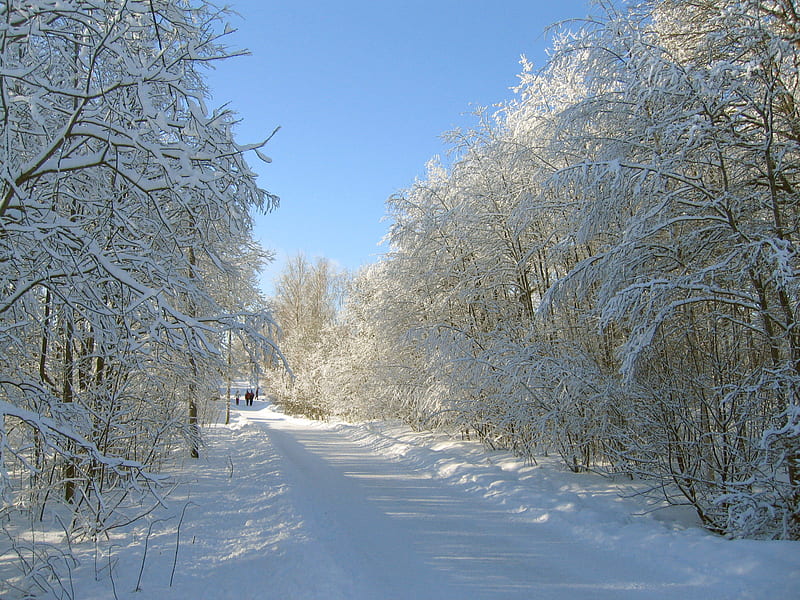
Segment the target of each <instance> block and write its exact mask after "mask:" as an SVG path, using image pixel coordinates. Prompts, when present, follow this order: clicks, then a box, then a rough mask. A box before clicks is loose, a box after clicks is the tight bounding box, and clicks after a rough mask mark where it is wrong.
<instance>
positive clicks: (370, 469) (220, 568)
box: [0, 403, 800, 600]
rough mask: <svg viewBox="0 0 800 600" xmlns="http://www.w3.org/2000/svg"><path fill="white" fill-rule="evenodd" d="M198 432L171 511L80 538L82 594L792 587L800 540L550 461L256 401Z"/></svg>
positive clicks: (558, 594)
mask: <svg viewBox="0 0 800 600" xmlns="http://www.w3.org/2000/svg"><path fill="white" fill-rule="evenodd" d="M206 434H207V439H208V447H207V449H206V452H205V454H204V458H202V459H201V460H200V461H199V462H190V461H188V460H187V461H186V462H185V463H184V465H183V468H182V470H181V472H180V474H179V475H180V479H181V480H182V483H180V485H179V486H178V487H177V488H176V489H175V490H174V491H173V492H172V493H171V495H170V509H169V511H168V512H167V513H165V512H163V511H162V513H160V514H155V513H154V514H152V515H151V516H150V517H149V521H147V522H146V521H142V522H139V523H137V524H136V526H135V527H136V530H135V535H134V537H133V538H124V537H122V536H120V537H118V538H112V539H110V540H102V541H100V542H98V544H97V545H96V546H95V545H94V544H89V545H85V546H80V547H75V548H73V551H74V554H75V555H76V557H77V558H78V559H79V561H80V564H79V566H77V567H75V568H73V569H72V570H71V572H70V573H69V574H67V575H65V576H64V578H63V581H66V582H67V585H66V586H65V587H66V588H67V589H68V590H72V597H73V598H75V599H76V600H77V599H81V600H101V599H102V600H107V599H109V598H117V599H123V598H125V599H132V598H137V599H142V598H148V599H149V598H159V599H166V600H169V599H187V600H188V599H191V600H200V599H209V600H212V599H213V600H217V599H220V600H222V599H235V600H248V599H259V600H272V599H275V600H278V599H280V600H289V599H298V600H301V599H302V600H305V599H319V600H336V599H342V600H344V599H347V600H367V599H369V600H379V599H392V600H400V599H406V598H408V599H414V600H423V599H430V600H434V599H436V600H448V599H451V598H452V599H455V598H458V599H459V600H462V599H465V598H466V599H469V600H474V599H477V598H487V599H488V598H520V599H522V598H535V599H537V600H543V599H555V600H566V599H570V600H575V599H578V600H580V599H608V600H617V599H625V598H640V599H647V600H652V599H657V598H663V599H681V600H686V599H698V600H699V599H702V600H712V599H724V600H731V599H772V598H775V599H782V600H783V599H793V598H800V544H798V543H795V542H775V541H752V540H738V541H727V540H723V539H720V538H717V537H715V536H713V535H711V534H709V533H707V532H705V531H703V530H702V529H700V528H698V527H697V526H696V524H695V523H694V522H693V519H692V517H691V515H690V514H689V513H688V512H685V511H684V512H681V511H676V510H675V509H670V510H667V511H655V512H654V511H653V510H652V507H648V506H647V505H646V504H645V503H644V501H643V500H642V499H641V497H638V496H635V495H632V494H635V493H636V491H637V490H636V487H635V486H633V485H632V484H631V483H630V482H612V481H609V480H608V479H604V478H601V477H598V476H594V475H576V474H573V473H569V472H567V471H565V470H564V469H562V468H561V466H560V465H559V464H558V462H557V461H555V460H552V461H551V460H543V461H540V462H539V463H538V464H537V465H526V464H525V463H523V462H521V461H519V460H518V459H516V458H514V457H513V456H511V455H509V454H507V453H504V452H487V451H485V450H484V449H483V448H482V447H481V446H480V445H479V444H477V443H475V442H467V441H460V440H452V439H449V438H447V437H446V436H442V435H434V434H427V433H415V432H412V431H410V430H408V428H406V427H404V426H401V425H395V424H368V425H346V424H326V423H318V422H311V421H307V420H303V419H295V418H291V417H287V416H285V415H282V414H280V413H277V412H274V411H273V410H272V408H271V407H270V406H269V405H266V404H264V403H256V405H255V406H254V407H239V411H238V412H237V413H235V420H234V423H233V424H232V425H231V426H227V427H223V426H219V427H215V428H212V429H209V430H207V431H206ZM184 513H185V514H184ZM182 514H184V516H183V519H181V515H182ZM148 530H149V534H148ZM176 550H177V555H176ZM109 566H110V567H111V568H110V569H109ZM0 567H2V565H0ZM109 574H110V575H111V576H109ZM137 588H138V589H139V591H138V592H137V591H135V590H136V589H137ZM1 589H2V588H0V590H1ZM0 597H3V598H5V596H3V594H0ZM9 597H13V596H9ZM64 597H67V596H64Z"/></svg>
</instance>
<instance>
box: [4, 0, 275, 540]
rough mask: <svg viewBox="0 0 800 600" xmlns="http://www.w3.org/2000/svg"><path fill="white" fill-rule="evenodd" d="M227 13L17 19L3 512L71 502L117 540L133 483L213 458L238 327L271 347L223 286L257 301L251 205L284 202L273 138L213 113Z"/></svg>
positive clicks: (7, 173)
mask: <svg viewBox="0 0 800 600" xmlns="http://www.w3.org/2000/svg"><path fill="white" fill-rule="evenodd" d="M224 14H225V13H224V11H220V10H219V9H218V8H216V7H215V6H213V5H212V4H210V3H207V2H204V1H197V2H195V1H184V0H181V1H165V0H153V1H151V2H146V3H145V2H122V1H112V2H102V3H97V2H89V1H85V0H68V1H66V2H58V3H53V2H38V1H30V2H13V3H11V2H7V3H4V4H3V5H2V6H0V17H1V18H2V19H1V20H2V22H3V23H4V25H3V27H2V28H0V61H2V65H3V68H2V72H0V108H1V109H2V110H0V123H1V126H0V156H2V160H0V169H1V172H0V373H2V376H1V377H0V413H2V414H3V417H4V420H3V423H4V425H3V427H2V429H0V461H1V462H2V464H0V467H2V480H0V491H1V492H2V498H3V509H2V512H3V513H6V512H8V511H10V510H12V509H14V508H15V507H22V506H26V507H31V508H32V509H33V510H35V511H39V512H40V514H41V511H42V510H44V507H45V505H46V504H47V503H49V502H54V501H56V499H57V497H58V496H59V495H61V496H62V497H63V498H64V499H65V500H66V501H67V502H68V503H70V505H71V507H72V509H73V512H74V518H73V528H74V530H75V531H83V532H86V533H90V534H94V533H96V532H97V531H100V530H102V529H104V528H106V527H108V526H110V525H111V524H112V523H113V521H114V519H115V515H116V511H117V509H118V508H119V507H120V506H122V505H123V504H124V500H125V498H126V497H127V496H129V495H130V494H131V493H132V491H133V490H135V489H147V485H145V486H130V485H127V483H126V482H131V481H132V480H134V479H139V480H141V482H143V483H145V484H147V483H148V482H152V481H154V478H153V477H152V476H150V475H148V474H147V471H148V470H150V471H152V470H155V469H158V467H159V465H160V464H161V463H162V462H163V461H164V460H165V459H166V457H167V456H168V454H169V452H170V451H171V450H172V449H173V448H174V447H175V444H176V443H178V442H181V440H183V442H186V443H188V444H189V448H190V454H191V455H193V456H196V455H197V454H198V451H199V446H200V437H199V428H198V427H199V419H200V418H201V415H202V409H201V407H202V405H203V404H204V403H206V402H207V401H208V399H209V398H210V397H211V396H212V395H213V396H215V397H216V396H217V395H218V393H219V392H218V389H219V388H218V385H219V381H218V378H219V374H220V373H221V372H222V370H223V368H224V367H223V365H224V362H223V360H222V357H221V354H220V352H219V345H218V344H219V342H220V339H222V338H223V337H224V336H223V334H224V332H226V331H228V330H233V331H236V332H239V333H241V334H242V335H246V336H248V338H249V339H250V341H251V346H253V347H263V348H264V349H265V351H269V350H270V349H272V342H271V341H270V340H269V339H268V338H267V337H266V336H264V335H263V333H262V332H263V331H264V327H263V326H262V325H263V323H264V322H266V321H268V315H266V314H264V313H263V312H262V311H259V310H256V309H255V307H254V306H250V307H248V308H247V309H245V307H241V306H234V305H233V304H232V303H230V302H229V301H228V298H227V296H228V295H229V294H230V291H229V290H228V289H224V288H222V287H220V286H219V281H220V280H221V278H222V277H223V275H222V274H223V273H225V274H227V276H233V277H235V278H236V283H237V285H240V286H242V288H243V289H247V288H248V287H250V286H252V282H251V281H250V280H249V279H248V278H247V276H242V277H239V276H238V275H237V273H241V271H238V272H237V271H236V267H237V261H238V260H239V259H240V258H241V257H243V256H244V252H243V251H244V247H245V246H246V245H247V243H248V242H247V240H248V239H249V236H250V232H251V228H252V222H251V216H250V210H251V209H261V210H268V209H270V208H272V207H273V206H274V205H275V203H276V202H277V199H276V198H275V197H274V196H272V195H270V194H269V193H267V192H266V191H264V190H262V189H260V188H259V187H258V186H257V184H256V181H255V174H254V173H253V171H252V170H251V169H250V168H249V166H248V164H247V162H246V158H245V155H246V153H248V152H249V151H251V150H252V151H254V153H258V148H260V146H261V145H262V143H258V144H254V145H250V146H243V145H240V144H238V143H236V141H235V140H234V137H233V127H234V125H235V120H234V117H233V115H232V114H231V113H230V112H229V111H227V110H214V111H211V110H209V108H208V107H207V106H206V102H205V98H206V89H205V84H204V79H203V71H202V69H203V68H204V65H206V64H207V63H208V62H209V61H213V60H218V59H222V58H226V57H227V56H230V55H231V53H230V52H229V51H227V50H226V48H225V47H224V45H223V44H222V41H221V37H222V36H223V35H224V33H225V29H224V27H225V25H224V22H223V21H222V18H223V17H224ZM259 155H260V153H259ZM260 157H261V158H265V159H266V157H263V155H260ZM187 413H188V419H187ZM58 488H61V492H60V493H57V492H55V490H57V489H58ZM112 496H113V498H112Z"/></svg>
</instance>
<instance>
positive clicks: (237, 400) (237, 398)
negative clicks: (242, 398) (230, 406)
mask: <svg viewBox="0 0 800 600" xmlns="http://www.w3.org/2000/svg"><path fill="white" fill-rule="evenodd" d="M236 406H239V392H236Z"/></svg>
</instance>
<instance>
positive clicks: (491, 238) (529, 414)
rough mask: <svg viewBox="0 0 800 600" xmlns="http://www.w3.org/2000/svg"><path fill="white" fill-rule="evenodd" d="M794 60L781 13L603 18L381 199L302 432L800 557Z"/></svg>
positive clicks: (618, 13) (798, 119) (792, 31)
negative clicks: (437, 433) (536, 478)
mask: <svg viewBox="0 0 800 600" xmlns="http://www.w3.org/2000/svg"><path fill="white" fill-rule="evenodd" d="M601 4H602V3H601ZM799 39H800V15H798V13H797V12H796V8H795V5H794V3H793V2H791V0H762V1H757V0H742V1H726V2H717V1H715V2H706V1H704V0H696V1H656V0H653V1H650V2H643V3H640V4H637V5H636V6H631V7H629V8H627V9H625V10H624V11H623V10H622V9H620V8H619V7H617V8H614V7H613V6H612V5H611V4H610V3H609V4H608V5H606V6H605V14H604V16H603V17H602V18H598V19H596V20H592V21H587V22H585V23H584V24H583V26H582V28H580V29H578V30H575V31H572V32H566V33H563V34H562V35H560V36H559V37H558V38H557V40H556V42H555V44H554V48H553V53H552V55H551V58H550V59H549V61H548V63H547V64H546V65H545V67H544V68H543V69H541V70H538V71H537V70H534V68H533V67H532V66H530V65H527V64H526V65H525V68H524V70H523V72H522V74H521V75H520V84H519V87H518V89H517V90H516V95H515V97H514V98H513V100H512V101H510V102H508V103H506V104H505V105H504V106H503V107H502V108H500V109H499V110H498V111H497V112H495V113H493V114H489V113H485V114H483V115H482V116H481V119H480V125H479V126H478V127H476V128H475V129H474V130H472V131H465V132H456V133H453V134H452V135H451V137H450V140H451V143H452V147H453V151H454V154H455V158H454V159H453V161H452V164H450V165H449V166H447V167H445V166H442V165H441V164H439V163H438V162H437V161H435V160H434V161H432V162H431V163H430V165H429V167H428V175H427V177H426V178H424V179H423V180H419V181H417V182H415V183H414V185H413V186H412V187H410V188H409V189H407V190H406V191H405V192H404V193H402V194H398V195H397V196H395V197H393V198H391V199H390V201H389V203H388V210H389V216H390V218H391V221H392V225H391V229H390V233H389V240H390V243H391V249H390V251H389V253H388V255H387V256H386V257H385V258H384V259H383V260H382V261H380V262H379V263H378V264H376V265H373V266H371V267H369V268H366V269H365V270H363V271H362V272H361V273H359V275H358V276H357V277H356V278H355V280H354V281H353V282H352V285H351V288H350V290H349V294H348V298H347V302H346V306H345V310H344V311H343V312H342V313H341V315H340V316H339V317H338V320H337V321H335V322H334V323H333V324H331V326H330V327H329V328H328V329H327V331H328V332H329V333H330V335H327V334H326V336H325V338H324V340H322V341H320V342H319V345H318V350H317V352H318V356H320V357H321V358H324V362H320V363H319V365H324V367H323V366H317V367H316V370H315V371H314V374H313V377H312V378H311V379H310V380H313V382H314V385H315V386H316V392H315V395H312V396H313V398H314V402H315V403H316V404H315V406H316V408H315V410H316V411H317V412H327V413H335V414H344V415H347V416H350V417H353V418H370V417H374V416H385V415H396V416H400V417H402V418H403V419H405V420H406V421H408V422H409V423H411V424H412V425H414V426H416V427H436V426H446V427H450V428H452V429H455V430H462V431H465V432H469V433H470V434H471V435H476V436H478V437H479V438H480V439H481V440H483V441H484V442H485V443H486V444H488V445H490V446H492V447H503V448H511V449H513V450H515V451H516V452H519V453H520V454H521V455H523V456H530V457H535V456H536V455H539V454H541V453H554V452H557V453H558V454H559V455H560V456H561V457H563V460H564V462H565V464H566V465H567V466H568V467H569V468H570V469H573V470H575V471H584V470H597V471H602V472H607V473H624V474H629V475H631V476H635V477H638V478H642V479H644V480H646V481H649V482H651V483H652V493H653V494H654V496H656V497H661V498H666V499H667V500H668V501H670V502H673V503H688V504H690V505H692V506H693V507H694V508H695V510H696V511H697V514H698V515H699V516H700V518H701V519H702V520H703V522H704V523H705V524H706V526H707V527H708V528H709V529H711V530H713V531H717V532H720V533H724V534H727V535H732V536H758V537H783V538H793V539H797V538H798V537H800V408H799V407H798V404H800V399H799V398H798V392H799V391H800V377H799V375H800V327H799V323H798V318H800V308H799V305H798V254H797V243H798V235H800V231H799V230H798V227H800V194H799V193H798V192H799V191H800V190H798V184H799V183H800V114H799V113H798V110H800V109H799V108H798V103H797V99H798V84H799V82H798V72H799V71H800V69H799V68H798V67H800V42H798V40H799ZM325 340H327V341H325Z"/></svg>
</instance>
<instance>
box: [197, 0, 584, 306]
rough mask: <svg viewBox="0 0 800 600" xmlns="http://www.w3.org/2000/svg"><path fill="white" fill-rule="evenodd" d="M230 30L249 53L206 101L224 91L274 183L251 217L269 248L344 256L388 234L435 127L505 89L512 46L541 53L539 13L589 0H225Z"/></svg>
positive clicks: (459, 118)
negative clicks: (275, 203) (390, 203)
mask: <svg viewBox="0 0 800 600" xmlns="http://www.w3.org/2000/svg"><path fill="white" fill-rule="evenodd" d="M228 5H229V6H230V7H231V8H233V9H234V10H235V11H236V12H237V13H239V15H240V16H238V17H237V16H234V17H232V18H231V25H232V26H233V27H235V28H236V29H238V31H237V32H236V33H234V34H232V35H231V36H229V37H228V44H229V45H231V46H234V47H238V48H246V49H248V50H249V51H250V52H251V53H252V54H251V55H250V56H247V57H240V58H233V59H230V60H226V61H223V62H222V63H219V64H218V65H217V67H216V68H215V69H214V70H213V71H211V72H210V73H209V84H210V86H211V88H212V93H213V97H214V100H213V104H214V105H217V106H218V105H220V104H222V103H226V102H227V103H229V104H230V106H231V108H233V109H234V110H235V111H236V112H237V113H238V114H239V116H240V118H241V120H242V122H241V124H240V125H239V126H238V129H237V139H238V141H239V142H241V143H249V142H254V141H257V140H261V139H263V138H265V137H266V136H267V135H269V133H271V132H272V131H273V130H274V129H275V127H277V126H280V127H281V130H280V131H279V132H278V133H277V135H276V136H275V137H274V138H273V139H272V141H271V142H270V143H269V145H268V146H267V147H266V148H265V153H266V154H268V155H269V156H271V157H272V159H273V162H272V164H263V163H261V162H260V161H258V160H257V159H256V158H255V156H253V160H251V161H250V162H251V164H252V165H253V167H254V168H255V169H256V171H257V172H258V173H259V183H260V185H261V186H262V187H264V188H266V189H268V190H269V191H271V192H272V193H275V194H277V195H279V196H280V197H281V204H280V207H279V208H278V209H277V210H276V211H274V212H272V213H268V214H267V215H264V216H258V217H257V219H256V232H255V233H256V238H257V239H258V240H259V241H260V242H261V243H262V245H263V246H265V247H266V248H269V249H272V250H274V251H275V252H276V253H277V261H276V262H275V263H274V265H273V266H272V267H271V268H270V269H268V270H267V271H266V272H265V273H264V277H263V281H264V288H265V290H266V291H267V292H268V293H270V292H271V285H270V282H271V280H272V279H273V278H274V276H275V275H276V274H277V273H278V272H280V270H281V268H282V264H283V261H285V259H286V257H287V256H292V255H295V254H297V253H298V252H301V251H302V252H304V253H305V254H306V255H307V256H308V257H309V258H314V257H316V256H325V257H327V258H329V259H331V260H332V261H334V262H335V263H337V264H338V265H340V266H342V267H346V268H348V269H356V268H358V267H359V266H361V265H363V264H366V263H369V262H374V261H375V260H377V257H378V255H379V254H380V253H382V252H384V251H385V248H383V247H379V245H378V243H379V242H380V240H381V238H382V237H383V235H384V234H385V232H386V229H387V223H385V222H381V220H382V217H383V216H384V214H385V205H384V202H385V200H386V199H387V198H388V197H389V196H390V195H391V194H393V193H395V192H398V191H400V190H402V189H403V188H407V187H409V186H410V185H411V184H412V183H413V182H414V179H415V178H417V177H421V176H423V175H424V172H425V163H426V162H427V161H428V160H429V159H430V158H431V157H432V156H434V155H437V154H444V153H445V152H446V150H447V146H446V145H445V144H444V143H443V141H442V140H441V137H440V136H441V134H442V133H444V132H446V131H448V130H451V129H452V128H453V127H455V126H459V125H461V126H465V125H469V124H472V123H474V120H473V119H471V118H470V117H469V116H468V115H469V113H471V112H472V110H473V108H474V107H475V106H490V105H492V104H495V103H497V102H501V101H504V100H507V99H509V98H510V97H511V96H512V92H511V90H510V88H512V87H513V86H514V85H516V83H517V75H518V74H519V72H520V70H521V67H520V64H519V60H520V56H521V55H522V54H524V55H526V56H527V57H528V58H529V59H531V60H533V62H534V63H535V64H536V65H537V66H541V65H542V64H543V63H544V60H545V49H546V48H548V47H549V46H550V40H549V39H548V38H547V36H546V35H545V34H544V31H545V29H546V28H547V26H548V25H551V24H553V23H555V22H557V21H561V20H564V19H571V18H578V19H579V18H581V17H584V16H586V15H587V14H588V13H589V12H590V9H589V6H588V2H587V0H554V1H545V0H527V1H523V0H504V1H503V2H490V1H486V0H483V1H478V0H395V1H386V2H384V1H382V0H372V1H370V0H339V1H338V2H330V1H322V0H231V1H229V2H228Z"/></svg>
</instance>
